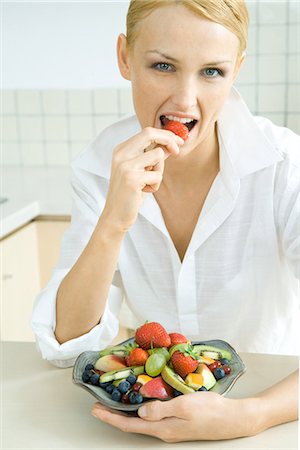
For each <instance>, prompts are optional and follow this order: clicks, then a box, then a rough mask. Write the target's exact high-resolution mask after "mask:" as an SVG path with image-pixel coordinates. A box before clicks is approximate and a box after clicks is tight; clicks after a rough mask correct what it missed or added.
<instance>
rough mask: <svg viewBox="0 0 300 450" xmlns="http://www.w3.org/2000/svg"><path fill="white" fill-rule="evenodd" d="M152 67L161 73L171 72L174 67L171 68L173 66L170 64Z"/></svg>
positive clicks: (158, 64) (157, 64)
mask: <svg viewBox="0 0 300 450" xmlns="http://www.w3.org/2000/svg"><path fill="white" fill-rule="evenodd" d="M152 67H154V68H155V69H157V70H159V71H160V72H171V71H172V70H173V67H172V66H171V64H168V63H156V64H153V66H152Z"/></svg>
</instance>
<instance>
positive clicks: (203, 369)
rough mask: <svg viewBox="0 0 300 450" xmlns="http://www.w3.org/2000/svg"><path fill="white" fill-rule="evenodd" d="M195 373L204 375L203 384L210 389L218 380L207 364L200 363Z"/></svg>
mask: <svg viewBox="0 0 300 450" xmlns="http://www.w3.org/2000/svg"><path fill="white" fill-rule="evenodd" d="M195 373H198V374H200V375H202V377H203V386H204V387H205V388H206V389H207V390H208V391H209V389H211V388H212V387H213V386H214V385H215V384H216V382H217V380H216V379H215V377H214V375H213V373H212V372H211V370H210V369H209V368H208V367H207V365H206V364H203V363H200V364H199V366H198V367H197V369H196V370H195Z"/></svg>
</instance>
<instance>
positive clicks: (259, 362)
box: [1, 342, 298, 450]
mask: <svg viewBox="0 0 300 450" xmlns="http://www.w3.org/2000/svg"><path fill="white" fill-rule="evenodd" d="M240 356H241V357H242V359H243V360H244V362H245V364H246V367H247V371H246V373H245V374H244V375H243V376H242V377H241V378H240V379H239V380H238V381H237V383H236V384H235V385H234V386H233V388H232V390H231V391H230V392H229V394H228V396H229V397H232V398H238V397H242V396H251V395H253V394H254V393H256V392H258V391H260V390H263V389H265V388H266V387H267V386H269V385H271V384H274V383H276V382H277V381H279V380H280V379H281V378H283V377H285V376H287V375H288V374H289V373H291V372H293V371H294V370H295V369H296V368H297V367H298V358H297V357H293V356H274V355H262V354H250V353H241V354H240ZM1 372H2V377H3V382H2V408H3V409H2V411H3V412H4V414H2V427H3V428H2V447H1V448H5V449H17V448H18V449H21V448H22V449H25V448H30V449H39V450H42V449H90V448H97V449H103V450H108V449H114V450H115V449H130V450H134V449H159V448H165V449H172V450H173V449H176V450H177V449H185V450H187V449H196V448H197V449H214V450H221V449H239V450H242V449H263V450H268V449H269V450H275V449H285V450H287V449H297V429H298V423H297V422H292V423H288V424H283V425H279V426H277V427H274V428H271V429H269V430H267V431H265V432H263V433H261V434H259V435H257V436H253V437H249V438H243V439H235V440H228V441H216V442H211V441H202V442H189V443H177V444H167V443H165V442H162V441H160V440H159V439H156V438H152V437H150V436H143V435H138V434H128V433H123V432H121V431H119V430H117V429H115V428H112V427H111V426H109V425H107V424H104V423H102V422H100V421H98V420H97V419H95V418H94V417H93V416H91V414H90V410H91V407H92V405H93V403H94V402H95V399H94V397H92V396H91V395H90V394H89V393H88V392H86V391H85V390H83V389H82V388H80V387H78V386H76V385H74V384H73V383H72V369H71V368H68V369H58V368H56V367H54V366H52V365H51V364H50V363H48V362H47V361H44V360H42V359H41V357H40V355H39V354H38V353H37V351H36V348H35V344H33V343H18V342H6V343H2V358H1ZM258 413H259V412H258Z"/></svg>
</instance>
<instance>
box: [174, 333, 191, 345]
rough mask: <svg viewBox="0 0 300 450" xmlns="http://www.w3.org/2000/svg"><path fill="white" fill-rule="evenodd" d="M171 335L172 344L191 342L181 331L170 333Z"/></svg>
mask: <svg viewBox="0 0 300 450" xmlns="http://www.w3.org/2000/svg"><path fill="white" fill-rule="evenodd" d="M169 336H170V338H171V345H176V344H184V343H185V342H190V341H189V340H188V338H186V337H185V336H183V334H180V333H169Z"/></svg>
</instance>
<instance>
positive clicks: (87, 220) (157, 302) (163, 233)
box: [31, 89, 300, 367]
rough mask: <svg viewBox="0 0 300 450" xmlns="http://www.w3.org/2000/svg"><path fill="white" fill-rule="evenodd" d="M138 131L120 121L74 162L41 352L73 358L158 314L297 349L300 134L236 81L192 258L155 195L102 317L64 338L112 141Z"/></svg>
mask: <svg viewBox="0 0 300 450" xmlns="http://www.w3.org/2000/svg"><path fill="white" fill-rule="evenodd" d="M139 130H140V125H139V123H138V121H137V118H136V117H131V118H129V119H125V120H122V121H120V122H118V123H116V124H114V125H112V126H110V127H109V128H107V129H106V130H105V131H103V132H102V133H101V134H100V135H99V136H98V137H97V138H96V139H95V141H94V142H93V143H92V144H91V145H89V146H88V147H87V148H86V149H85V150H84V151H83V152H82V153H81V154H80V155H79V156H78V157H77V158H76V160H75V161H74V162H73V164H72V170H73V180H72V185H73V211H72V221H71V226H70V228H69V229H68V230H67V231H66V233H65V235H64V237H63V241H62V245H61V254H60V259H59V262H58V264H57V266H56V268H55V269H54V271H53V274H52V278H51V280H50V281H49V284H48V286H47V287H46V288H45V289H44V290H43V291H42V292H41V293H40V294H39V296H38V298H37V299H36V302H35V306H34V310H33V315H32V320H31V325H32V328H33V330H34V333H35V335H36V340H37V344H38V348H39V350H40V351H41V353H42V356H43V358H45V359H48V360H50V361H52V362H53V363H54V364H56V365H58V366H61V367H66V366H69V365H72V364H73V363H74V360H75V358H76V357H77V356H78V355H79V354H80V353H81V352H83V351H85V350H98V349H100V348H103V347H105V346H107V345H109V344H110V342H111V341H112V339H113V338H114V337H115V336H116V335H117V332H118V326H119V318H120V322H121V323H122V325H125V326H128V327H131V328H135V327H137V326H138V325H140V324H142V323H143V322H145V321H146V320H148V321H157V322H160V323H162V324H163V325H164V326H165V327H166V329H167V330H168V331H169V332H172V331H178V332H181V333H183V334H185V335H186V336H187V337H189V338H190V339H192V340H208V339H214V338H217V339H224V340H226V341H227V342H229V343H230V344H231V345H232V346H233V347H235V348H236V350H237V351H246V352H259V353H278V354H298V343H299V279H300V195H299V191H300V138H299V136H297V135H296V134H295V133H293V132H292V131H290V130H288V129H286V128H282V127H277V126H275V125H274V124H272V123H271V122H270V121H269V120H267V119H263V118H259V117H256V118H255V117H253V116H252V115H251V113H250V112H249V110H248V108H247V106H246V105H245V103H244V101H243V100H242V98H241V97H240V95H239V93H238V92H237V91H236V89H233V90H232V92H231V95H230V97H229V99H228V100H227V102H226V104H225V106H224V109H223V111H222V113H221V114H220V117H219V120H218V134H219V143H220V172H219V174H218V175H217V177H216V179H215V181H214V183H213V185H212V187H211V189H210V192H209V194H208V196H207V198H206V200H205V204H204V206H203V209H202V211H201V214H200V217H199V219H198V222H197V225H196V227H195V230H194V233H193V236H192V239H191V241H190V244H189V246H188V249H187V252H186V254H185V257H184V260H183V262H182V263H181V261H180V259H179V256H178V254H177V251H176V249H175V247H174V244H173V242H172V240H171V238H170V235H169V233H168V230H167V229H166V226H165V223H164V220H163V217H162V214H161V211H160V208H159V206H158V204H157V202H156V200H155V198H154V196H153V195H152V194H147V195H146V198H145V200H144V203H143V204H142V206H141V208H140V211H139V215H138V218H137V220H136V223H135V224H134V225H133V226H132V227H131V228H130V230H129V231H128V233H127V235H126V236H125V238H124V241H123V244H122V247H121V251H120V255H119V261H118V267H117V270H116V273H115V277H114V280H113V284H112V285H111V288H110V292H109V295H108V298H107V303H106V308H105V311H104V315H103V316H102V320H101V323H100V324H99V325H97V326H95V327H94V328H93V329H92V330H91V331H90V332H89V333H87V334H85V335H82V336H80V337H78V338H76V339H72V340H70V341H68V342H65V343H64V344H62V345H60V344H59V343H58V342H57V340H56V339H55V336H54V329H55V320H56V319H55V315H56V314H55V309H56V294H57V290H58V287H59V285H60V283H61V281H62V279H63V278H64V276H65V275H66V274H67V273H68V271H69V270H70V269H71V267H72V266H73V264H74V263H75V261H76V259H77V258H78V257H79V255H80V254H81V252H82V251H83V249H84V247H85V246H86V244H87V242H88V240H89V238H90V236H91V234H92V232H93V230H94V228H95V226H96V223H97V221H98V219H99V216H100V215H101V211H102V209H103V207H104V203H105V196H106V193H107V189H108V184H109V177H110V165H111V158H112V152H113V149H114V148H115V146H116V145H117V144H118V143H120V142H123V141H125V140H126V139H128V138H129V137H130V136H132V135H134V134H135V133H137V132H138V131H139ZM122 302H123V306H122ZM124 305H125V306H124ZM121 306H122V307H121ZM129 311H130V312H129Z"/></svg>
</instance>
